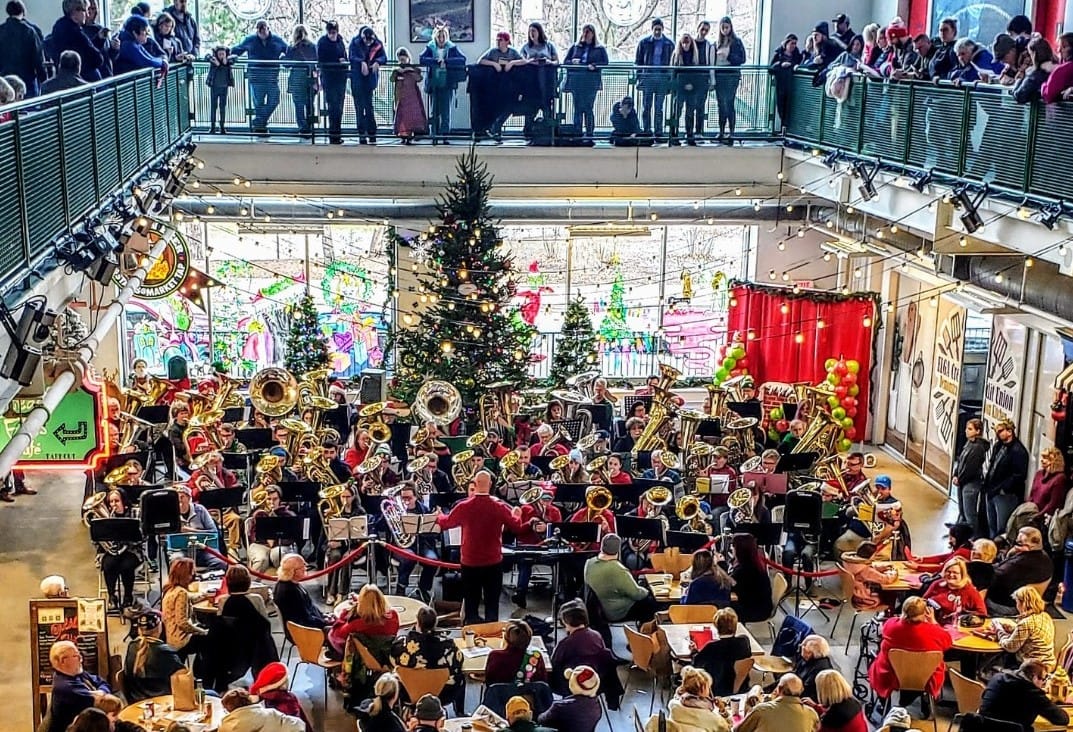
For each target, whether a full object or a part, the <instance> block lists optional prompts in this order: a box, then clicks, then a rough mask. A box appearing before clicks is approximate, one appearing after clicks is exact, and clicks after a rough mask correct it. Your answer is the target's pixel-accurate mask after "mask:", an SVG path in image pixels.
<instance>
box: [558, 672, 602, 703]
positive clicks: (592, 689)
mask: <svg viewBox="0 0 1073 732" xmlns="http://www.w3.org/2000/svg"><path fill="white" fill-rule="evenodd" d="M563 675H564V676H566V681H567V683H568V684H569V685H570V693H571V694H573V695H574V696H596V695H597V694H598V693H599V692H600V677H599V676H597V675H596V671H594V670H593V668H592V666H575V667H574V668H568V669H567V670H566V671H565V672H564V673H563Z"/></svg>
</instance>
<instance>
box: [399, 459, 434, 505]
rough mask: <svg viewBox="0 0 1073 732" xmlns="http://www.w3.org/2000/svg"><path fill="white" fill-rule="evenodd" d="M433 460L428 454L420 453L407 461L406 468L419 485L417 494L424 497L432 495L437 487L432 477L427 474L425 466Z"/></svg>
mask: <svg viewBox="0 0 1073 732" xmlns="http://www.w3.org/2000/svg"><path fill="white" fill-rule="evenodd" d="M431 462H432V458H431V457H429V456H428V455H427V454H425V455H418V456H417V457H415V458H414V459H413V460H411V461H410V462H408V463H406V470H407V471H408V472H409V473H410V477H411V478H412V479H413V481H414V484H415V485H416V486H417V495H419V496H421V497H422V498H424V497H425V496H427V495H430V494H431V493H432V492H433V491H434V490H435V488H436V486H434V485H433V483H432V478H430V477H428V476H427V475H426V474H425V472H424V471H425V468H427V467H428V464H429V463H431Z"/></svg>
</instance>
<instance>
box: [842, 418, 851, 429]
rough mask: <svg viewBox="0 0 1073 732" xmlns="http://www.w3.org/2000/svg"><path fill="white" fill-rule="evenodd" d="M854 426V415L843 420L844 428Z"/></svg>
mask: <svg viewBox="0 0 1073 732" xmlns="http://www.w3.org/2000/svg"><path fill="white" fill-rule="evenodd" d="M852 426H853V417H846V418H845V419H843V420H842V429H844V430H848V429H849V428H850V427H852Z"/></svg>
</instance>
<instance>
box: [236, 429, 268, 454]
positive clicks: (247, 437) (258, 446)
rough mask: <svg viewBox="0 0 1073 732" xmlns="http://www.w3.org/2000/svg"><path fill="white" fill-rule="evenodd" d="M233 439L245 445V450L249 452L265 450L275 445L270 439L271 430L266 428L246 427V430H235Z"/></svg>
mask: <svg viewBox="0 0 1073 732" xmlns="http://www.w3.org/2000/svg"><path fill="white" fill-rule="evenodd" d="M235 439H236V440H238V441H239V442H240V443H241V444H243V445H245V446H246V449H247V450H250V451H251V452H253V451H257V450H267V449H268V448H270V447H272V446H273V445H275V444H276V441H275V440H274V439H272V430H270V429H268V428H267V427H247V428H246V429H241V430H235Z"/></svg>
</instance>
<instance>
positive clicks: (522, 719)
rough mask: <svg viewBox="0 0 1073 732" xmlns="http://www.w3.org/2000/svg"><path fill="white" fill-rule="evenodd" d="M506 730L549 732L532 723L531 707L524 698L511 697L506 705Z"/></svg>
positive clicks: (514, 731)
mask: <svg viewBox="0 0 1073 732" xmlns="http://www.w3.org/2000/svg"><path fill="white" fill-rule="evenodd" d="M505 711H506V714H507V724H508V725H509V726H508V727H507V729H509V730H510V732H551V730H550V729H548V728H547V727H542V726H539V725H538V724H537V723H536V722H534V721H533V707H532V705H530V704H529V700H528V699H526V698H525V697H524V696H512V697H511V698H510V699H508V700H507V705H506V710H505Z"/></svg>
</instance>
